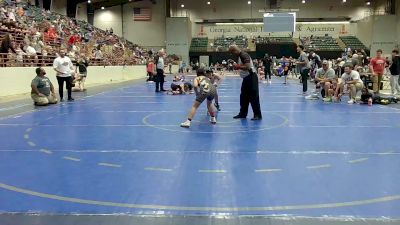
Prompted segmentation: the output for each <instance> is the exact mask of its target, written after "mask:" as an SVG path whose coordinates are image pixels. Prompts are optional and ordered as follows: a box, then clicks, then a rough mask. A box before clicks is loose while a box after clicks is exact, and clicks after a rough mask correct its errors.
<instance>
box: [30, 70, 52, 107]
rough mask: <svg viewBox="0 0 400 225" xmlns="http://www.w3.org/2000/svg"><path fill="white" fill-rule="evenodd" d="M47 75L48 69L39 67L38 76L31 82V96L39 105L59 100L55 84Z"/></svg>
mask: <svg viewBox="0 0 400 225" xmlns="http://www.w3.org/2000/svg"><path fill="white" fill-rule="evenodd" d="M45 75H46V71H45V70H44V69H43V68H40V67H39V68H37V69H36V77H35V78H34V79H33V80H32V83H31V88H32V91H31V97H32V100H33V102H34V104H35V105H38V106H46V105H48V104H56V103H57V101H58V100H57V97H56V95H55V92H54V86H53V84H52V83H51V81H50V79H49V78H48V77H46V76H45Z"/></svg>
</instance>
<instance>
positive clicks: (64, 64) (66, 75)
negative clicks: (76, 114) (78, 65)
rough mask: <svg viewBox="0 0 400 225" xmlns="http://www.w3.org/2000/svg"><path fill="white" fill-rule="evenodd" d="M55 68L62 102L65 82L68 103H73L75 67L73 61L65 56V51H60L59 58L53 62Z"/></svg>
mask: <svg viewBox="0 0 400 225" xmlns="http://www.w3.org/2000/svg"><path fill="white" fill-rule="evenodd" d="M53 68H54V70H55V71H56V72H57V81H58V93H59V94H60V101H63V97H64V81H65V83H66V86H67V91H68V101H73V100H74V99H73V98H72V80H73V77H74V67H73V64H72V62H71V59H70V58H68V57H67V56H65V50H64V49H62V50H61V51H60V54H59V57H57V58H56V59H55V60H54V62H53Z"/></svg>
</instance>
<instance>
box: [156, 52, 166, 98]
mask: <svg viewBox="0 0 400 225" xmlns="http://www.w3.org/2000/svg"><path fill="white" fill-rule="evenodd" d="M164 68H165V64H164V51H163V50H160V51H159V52H158V55H157V56H156V69H157V75H156V92H160V91H166V90H164Z"/></svg>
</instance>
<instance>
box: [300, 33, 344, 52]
mask: <svg viewBox="0 0 400 225" xmlns="http://www.w3.org/2000/svg"><path fill="white" fill-rule="evenodd" d="M301 41H302V42H303V45H304V46H305V47H306V48H307V49H308V50H314V51H340V50H341V48H340V46H339V44H338V43H337V41H336V40H335V39H334V38H333V37H331V36H312V37H309V38H302V39H301Z"/></svg>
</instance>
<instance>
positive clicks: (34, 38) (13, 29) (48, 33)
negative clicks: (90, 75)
mask: <svg viewBox="0 0 400 225" xmlns="http://www.w3.org/2000/svg"><path fill="white" fill-rule="evenodd" d="M0 7H2V9H3V10H4V9H7V8H11V9H14V10H15V14H16V16H15V17H16V21H15V22H9V21H8V20H7V18H5V17H7V15H5V14H1V17H2V20H0V40H3V39H4V37H5V35H6V34H11V35H12V37H13V41H12V45H13V46H14V49H16V48H17V47H18V46H20V47H21V49H22V50H23V51H25V48H26V47H27V45H28V44H29V43H37V42H38V41H39V40H43V43H44V47H43V49H44V50H45V51H46V52H47V54H46V55H45V56H39V57H37V58H38V59H34V60H32V57H31V58H29V57H27V56H26V55H24V56H23V64H22V66H46V65H50V64H51V63H52V60H54V58H55V57H56V53H57V52H58V51H59V50H60V48H68V49H71V44H70V43H68V41H69V40H70V37H71V36H72V35H73V34H77V36H78V38H77V41H76V42H75V45H76V46H77V49H79V50H78V51H77V52H75V55H79V54H85V55H86V56H87V57H89V58H90V59H91V60H90V62H91V65H102V66H103V65H134V64H144V63H146V60H147V59H148V57H149V54H148V51H147V50H146V49H143V48H140V47H139V46H138V45H135V44H133V43H131V42H129V41H127V40H125V39H124V38H121V37H118V36H117V35H115V34H112V33H109V32H106V31H104V30H101V29H98V28H96V27H93V26H92V25H91V24H89V23H87V22H84V21H77V20H75V19H73V18H69V17H66V16H64V15H61V14H57V13H54V12H50V11H46V10H43V9H41V8H38V7H35V6H31V5H29V4H27V3H26V2H23V1H21V2H19V3H15V1H11V0H8V1H3V2H1V3H0ZM20 13H21V14H20ZM41 37H42V38H41ZM95 49H100V50H101V51H102V55H103V57H102V58H101V59H96V58H95V57H94V55H93V53H94V50H95ZM1 58H2V59H4V60H0V64H1V65H0V66H21V65H20V64H21V63H17V62H16V60H15V59H16V55H15V54H14V53H12V52H10V53H8V54H7V53H4V54H2V55H1Z"/></svg>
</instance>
